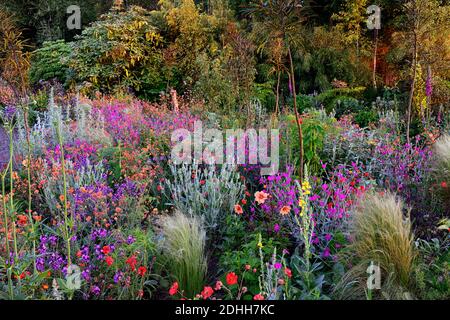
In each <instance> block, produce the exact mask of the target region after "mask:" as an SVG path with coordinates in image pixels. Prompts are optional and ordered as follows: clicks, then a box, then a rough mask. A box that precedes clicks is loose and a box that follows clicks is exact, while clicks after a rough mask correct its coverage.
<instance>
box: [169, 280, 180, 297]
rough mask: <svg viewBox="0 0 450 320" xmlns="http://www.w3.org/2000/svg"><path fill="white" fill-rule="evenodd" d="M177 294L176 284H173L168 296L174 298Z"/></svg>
mask: <svg viewBox="0 0 450 320" xmlns="http://www.w3.org/2000/svg"><path fill="white" fill-rule="evenodd" d="M177 292H178V282H174V283H173V284H172V286H171V287H170V289H169V295H171V296H174V295H176V294H177Z"/></svg>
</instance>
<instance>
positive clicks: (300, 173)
mask: <svg viewBox="0 0 450 320" xmlns="http://www.w3.org/2000/svg"><path fill="white" fill-rule="evenodd" d="M288 53H289V62H290V65H291V83H292V93H293V96H294V112H295V120H296V122H297V129H298V137H299V144H300V167H299V176H300V183H301V182H302V181H303V132H302V122H301V119H300V115H299V113H298V110H297V93H296V91H295V73H294V62H293V60H292V53H291V47H290V46H289V45H288Z"/></svg>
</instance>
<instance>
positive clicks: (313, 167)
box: [286, 111, 333, 175]
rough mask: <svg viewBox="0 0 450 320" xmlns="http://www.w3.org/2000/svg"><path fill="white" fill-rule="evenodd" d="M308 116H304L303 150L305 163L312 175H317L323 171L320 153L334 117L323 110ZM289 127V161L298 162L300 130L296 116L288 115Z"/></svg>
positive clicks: (291, 162)
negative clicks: (298, 129) (297, 126)
mask: <svg viewBox="0 0 450 320" xmlns="http://www.w3.org/2000/svg"><path fill="white" fill-rule="evenodd" d="M308 115H309V116H308V117H304V118H303V127H302V128H303V150H304V155H305V165H306V166H307V167H308V170H309V171H310V173H311V174H312V175H317V174H319V173H320V171H321V163H320V160H321V158H320V154H321V153H322V150H323V146H324V141H325V136H326V132H327V130H328V128H329V127H330V125H331V124H332V123H333V119H332V118H331V117H328V116H326V115H325V113H324V112H323V111H315V112H312V111H311V112H310V113H309V114H308ZM287 122H288V123H289V129H288V133H287V134H288V135H289V137H288V141H289V143H288V148H289V150H286V151H287V152H288V153H289V156H288V158H289V159H290V160H288V162H289V163H290V164H293V165H295V164H297V163H298V161H299V158H298V154H299V150H300V146H299V142H298V131H297V128H296V125H295V117H294V116H293V115H289V116H288V117H287Z"/></svg>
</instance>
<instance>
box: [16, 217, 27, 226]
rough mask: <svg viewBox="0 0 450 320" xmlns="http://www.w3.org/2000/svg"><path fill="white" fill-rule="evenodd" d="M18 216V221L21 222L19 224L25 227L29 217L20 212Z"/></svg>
mask: <svg viewBox="0 0 450 320" xmlns="http://www.w3.org/2000/svg"><path fill="white" fill-rule="evenodd" d="M17 218H18V219H19V221H18V222H17V223H18V224H19V226H21V227H24V226H25V225H26V224H27V221H28V217H27V216H25V215H23V214H19V215H18V216H17Z"/></svg>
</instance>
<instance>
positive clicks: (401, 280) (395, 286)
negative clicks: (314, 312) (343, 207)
mask: <svg viewBox="0 0 450 320" xmlns="http://www.w3.org/2000/svg"><path fill="white" fill-rule="evenodd" d="M404 212H405V210H404V204H403V202H402V201H401V200H398V199H397V198H396V196H395V195H394V194H392V193H385V194H383V195H381V194H377V193H368V194H367V195H365V196H364V198H363V199H362V200H361V203H360V204H359V206H358V207H357V209H356V210H355V213H354V216H353V219H352V222H351V226H350V232H351V237H352V242H351V244H350V245H349V247H348V249H347V251H346V254H345V257H346V258H347V259H348V261H347V262H348V263H349V265H350V266H351V268H350V270H349V271H348V272H347V273H346V274H345V275H344V277H343V279H342V281H341V283H339V284H338V286H337V288H336V292H339V293H340V294H341V295H342V297H343V298H347V299H366V298H369V299H372V298H374V299H375V298H376V299H408V298H411V294H410V293H409V290H410V289H411V288H412V285H413V284H412V283H411V280H410V279H411V274H412V271H413V265H414V260H415V256H416V253H415V250H414V245H413V241H414V237H413V234H412V232H411V222H410V219H409V216H407V217H404ZM372 263H373V264H374V265H377V266H379V267H380V271H381V272H380V274H381V279H380V289H379V290H369V289H368V282H369V281H370V282H371V279H369V275H370V273H368V267H369V266H370V265H371V264H372Z"/></svg>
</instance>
